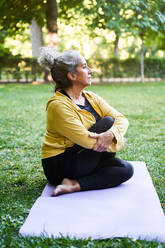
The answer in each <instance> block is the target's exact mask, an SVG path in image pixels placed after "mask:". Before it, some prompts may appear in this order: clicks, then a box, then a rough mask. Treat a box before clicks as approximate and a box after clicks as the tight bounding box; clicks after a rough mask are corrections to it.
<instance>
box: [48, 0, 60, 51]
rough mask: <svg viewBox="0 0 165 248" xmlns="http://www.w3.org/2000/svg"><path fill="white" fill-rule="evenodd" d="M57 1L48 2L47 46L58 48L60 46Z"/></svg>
mask: <svg viewBox="0 0 165 248" xmlns="http://www.w3.org/2000/svg"><path fill="white" fill-rule="evenodd" d="M57 16H58V15H57V1H56V0H47V7H46V20H47V35H46V45H47V46H50V47H56V48H57V45H58V36H57Z"/></svg>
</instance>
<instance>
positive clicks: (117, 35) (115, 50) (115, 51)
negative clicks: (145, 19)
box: [114, 33, 120, 58]
mask: <svg viewBox="0 0 165 248" xmlns="http://www.w3.org/2000/svg"><path fill="white" fill-rule="evenodd" d="M115 35H116V38H115V47H114V57H116V58H118V56H119V38H120V36H119V34H118V33H115Z"/></svg>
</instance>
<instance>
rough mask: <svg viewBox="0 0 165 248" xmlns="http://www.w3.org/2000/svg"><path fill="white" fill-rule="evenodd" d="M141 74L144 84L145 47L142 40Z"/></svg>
mask: <svg viewBox="0 0 165 248" xmlns="http://www.w3.org/2000/svg"><path fill="white" fill-rule="evenodd" d="M140 72H141V81H142V82H144V46H143V40H142V44H141V51H140Z"/></svg>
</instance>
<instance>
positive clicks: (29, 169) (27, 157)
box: [0, 83, 165, 248]
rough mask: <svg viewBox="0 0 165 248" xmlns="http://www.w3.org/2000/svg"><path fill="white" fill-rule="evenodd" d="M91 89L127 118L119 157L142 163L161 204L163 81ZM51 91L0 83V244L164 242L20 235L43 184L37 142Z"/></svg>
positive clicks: (164, 193)
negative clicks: (23, 236) (146, 168)
mask: <svg viewBox="0 0 165 248" xmlns="http://www.w3.org/2000/svg"><path fill="white" fill-rule="evenodd" d="M89 90H92V91H94V92H96V93H98V94H99V95H101V96H103V97H104V98H105V99H106V100H107V101H108V102H109V103H110V104H111V105H112V106H114V107H115V108H116V109H117V110H119V111H120V112H122V113H123V114H125V115H126V116H127V117H128V119H129V122H130V126H129V129H128V132H127V135H126V138H127V146H126V148H125V149H124V151H122V152H120V154H119V156H120V157H121V158H123V159H126V160H138V161H145V162H146V164H147V167H148V170H149V172H150V175H151V176H152V179H153V183H154V185H155V188H156V190H157V193H158V195H159V198H160V201H161V203H164V202H165V180H164V175H165V166H164V164H165V153H164V150H165V149H164V148H165V135H164V134H165V128H164V127H165V107H164V106H165V83H148V84H147V83H145V84H140V83H138V84H132V85H103V86H101V85H100V86H91V87H90V88H89ZM52 92H53V87H52V86H51V85H22V84H13V85H12V84H11V85H0V132H1V133H0V161H1V163H0V216H1V218H2V220H1V222H0V247H1V248H3V247H7V248H10V247H11V248H15V247H35V248H36V247H57V248H58V247H72V248H75V247H84V248H93V247H113V248H115V247H116V248H118V247H124V248H125V247H131V248H132V247H148V248H150V247H159V248H161V247H165V244H158V243H156V242H147V241H139V240H137V241H135V240H132V239H112V240H103V241H92V240H90V239H89V240H76V239H75V240H70V239H69V238H66V239H59V240H55V239H48V238H44V237H41V238H34V237H32V238H20V237H19V236H18V230H19V228H20V226H21V225H22V224H23V222H24V220H25V218H26V216H27V214H28V212H29V211H30V208H31V207H32V205H33V203H34V202H35V200H36V199H37V197H38V196H40V194H41V192H42V189H43V187H44V185H45V184H46V180H45V177H44V174H43V171H42V167H41V162H40V157H41V154H40V147H41V141H42V138H43V135H44V132H45V104H46V102H47V100H48V98H49V97H50V96H51V95H52ZM121 206H122V203H121ZM148 207H150V204H149V203H148Z"/></svg>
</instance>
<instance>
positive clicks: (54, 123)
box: [47, 102, 96, 149]
mask: <svg viewBox="0 0 165 248" xmlns="http://www.w3.org/2000/svg"><path fill="white" fill-rule="evenodd" d="M47 125H49V127H48V128H49V130H50V132H52V133H58V134H60V135H61V136H64V137H66V138H68V139H69V140H70V141H72V142H73V143H75V144H78V145H80V146H82V147H84V148H88V149H92V148H93V146H94V145H95V143H96V139H92V138H91V137H90V136H89V135H90V132H89V131H88V130H87V128H85V127H84V125H83V124H82V122H81V120H80V119H79V116H78V115H77V113H76V112H75V111H74V110H73V109H71V108H70V106H68V104H67V103H65V102H64V103H62V102H60V103H58V102H52V103H51V104H49V106H48V109H47Z"/></svg>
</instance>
